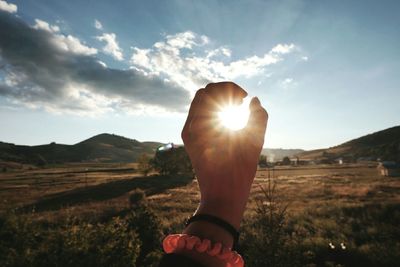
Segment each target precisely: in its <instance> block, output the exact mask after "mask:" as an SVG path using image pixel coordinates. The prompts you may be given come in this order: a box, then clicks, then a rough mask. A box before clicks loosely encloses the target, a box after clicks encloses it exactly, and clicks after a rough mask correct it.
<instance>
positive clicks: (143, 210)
mask: <svg viewBox="0 0 400 267" xmlns="http://www.w3.org/2000/svg"><path fill="white" fill-rule="evenodd" d="M138 195H139V194H138ZM141 203H142V204H141V205H134V206H132V209H131V211H130V213H128V215H127V216H126V221H127V223H128V225H129V228H130V229H131V230H133V231H135V232H137V233H138V235H139V238H140V240H141V241H142V246H141V250H140V254H139V257H138V259H137V266H151V264H156V263H157V262H154V261H157V260H159V259H160V258H161V257H159V255H161V241H162V237H163V233H162V231H161V222H160V220H159V218H158V217H157V215H156V214H155V213H154V212H153V211H152V210H151V209H150V208H149V207H148V206H147V205H146V203H145V202H141ZM150 263H151V264H150Z"/></svg>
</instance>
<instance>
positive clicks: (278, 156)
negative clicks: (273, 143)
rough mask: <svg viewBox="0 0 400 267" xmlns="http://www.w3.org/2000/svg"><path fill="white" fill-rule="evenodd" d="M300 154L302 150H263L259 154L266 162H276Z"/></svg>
mask: <svg viewBox="0 0 400 267" xmlns="http://www.w3.org/2000/svg"><path fill="white" fill-rule="evenodd" d="M302 152H304V150H303V149H283V148H263V150H262V151H261V154H263V155H265V156H267V160H268V161H278V160H282V159H283V158H284V157H291V156H293V155H296V154H299V153H302Z"/></svg>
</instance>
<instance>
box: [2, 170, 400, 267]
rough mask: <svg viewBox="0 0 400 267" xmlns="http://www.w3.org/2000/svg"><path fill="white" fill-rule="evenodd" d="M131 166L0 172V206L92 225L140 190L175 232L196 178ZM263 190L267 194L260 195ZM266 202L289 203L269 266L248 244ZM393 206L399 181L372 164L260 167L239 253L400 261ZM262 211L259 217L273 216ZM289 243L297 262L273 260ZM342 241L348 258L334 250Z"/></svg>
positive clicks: (399, 197) (194, 197)
mask: <svg viewBox="0 0 400 267" xmlns="http://www.w3.org/2000/svg"><path fill="white" fill-rule="evenodd" d="M135 167H136V166H135V165H132V164H70V165H65V166H54V167H51V168H41V169H37V168H22V169H20V170H14V171H8V172H4V173H1V174H0V199H1V203H0V210H1V212H2V213H5V212H6V211H7V210H10V209H15V210H16V211H15V212H16V213H17V214H18V216H20V217H24V216H25V217H29V219H30V220H32V221H46V222H47V223H58V222H60V221H65V220H68V218H71V217H74V218H79V219H80V220H84V221H88V222H91V223H96V222H99V221H104V220H106V219H107V218H111V217H114V216H119V215H120V214H123V213H124V212H125V211H127V210H129V209H130V203H129V196H130V194H131V193H132V192H134V191H135V190H137V189H142V190H144V191H145V192H146V195H147V203H148V204H147V205H148V207H149V208H150V209H151V210H152V211H154V213H155V214H156V215H157V217H158V218H159V221H160V224H161V225H160V227H161V230H162V231H163V232H164V233H167V232H174V231H180V230H181V229H182V225H183V222H184V220H185V218H186V217H188V216H189V215H190V214H191V213H192V212H193V211H194V210H195V208H196V205H197V203H198V201H199V193H198V189H197V182H196V180H193V181H192V180H189V179H187V177H184V176H174V177H170V176H158V175H156V174H150V175H149V176H148V177H142V176H141V175H140V174H138V173H136V172H135ZM268 188H269V189H271V188H273V189H274V190H273V192H271V190H270V191H268ZM266 190H267V191H268V192H269V193H273V198H268V197H266V196H265V193H266ZM268 192H267V193H268ZM272 202H273V203H272ZM265 207H266V209H267V210H269V211H273V212H274V214H279V212H278V211H279V210H283V209H284V208H285V207H287V209H285V210H284V212H283V214H284V218H283V221H282V223H281V224H279V227H282V232H281V233H280V236H277V237H276V238H274V240H275V241H276V240H278V239H279V240H280V239H282V242H283V243H282V244H280V245H279V244H277V245H276V244H275V245H276V246H280V247H279V248H278V250H277V252H276V253H275V252H274V253H275V254H276V255H275V254H274V255H272V256H273V257H275V256H276V257H277V258H276V261H275V262H272V263H271V262H266V263H265V262H262V261H261V262H257V261H254V259H255V258H257V257H259V256H257V253H256V254H253V251H254V250H255V249H254V248H251V246H249V245H248V244H249V243H251V242H252V241H250V240H252V239H250V238H254V236H253V237H252V235H254V234H256V232H257V231H262V230H260V229H263V228H262V226H260V225H258V226H257V223H256V222H257V221H259V219H260V218H261V219H262V218H263V216H264V217H265V216H266V215H265V214H264V215H263V214H262V212H261V213H260V209H261V210H263V209H264V211H265ZM399 207H400V178H398V177H397V178H395V177H381V176H379V175H378V171H377V169H376V167H375V166H373V165H371V166H368V165H347V166H331V165H326V166H312V167H289V168H283V167H280V168H279V167H277V168H274V169H260V170H259V171H258V172H257V176H256V178H255V182H254V185H253V188H252V192H251V197H250V201H249V203H248V209H247V211H246V214H245V222H244V227H243V232H244V234H243V237H242V239H243V240H242V241H243V242H244V243H245V244H247V245H245V246H244V247H243V253H244V254H245V257H247V259H248V262H249V263H250V264H251V265H249V266H263V264H270V265H271V266H291V265H292V266H295V265H296V264H297V265H299V266H305V265H307V266H343V265H344V266H361V265H357V264H356V265H352V264H351V263H352V262H353V261H355V262H359V263H360V262H362V263H363V264H364V266H378V265H375V264H379V265H380V266H391V264H392V263H393V261H394V260H398V259H399V255H398V254H399V252H398V251H396V250H397V249H398V248H399V247H400V245H399V242H400V241H399V240H400V239H399V237H400V236H399V231H398V230H396V229H397V226H396V225H395V224H397V223H398V222H399V219H400V208H399ZM271 214H272V213H271ZM268 216H269V215H268ZM268 216H267V217H265V218H264V219H265V220H269V219H271V218H270V217H268ZM257 227H258V228H257ZM260 227H261V228H260ZM264 232H268V230H265V231H264ZM382 235H383V237H382V238H381V236H382ZM257 236H260V235H257ZM246 238H247V239H246ZM289 239H290V240H289ZM299 239H301V242H300V241H299ZM265 240H266V239H264V240H260V242H266V241H265ZM275 241H274V242H275ZM296 242H297V243H296ZM295 243H296V244H297V245H296V247H295V248H294V250H295V251H298V252H299V253H300V252H301V255H300V256H298V258H299V262H297V263H296V264H295V263H294V262H292V263H288V264H286V263H284V262H283V261H282V257H281V258H279V249H281V247H284V248H285V249H284V250H282V251H281V252H282V253H286V255H287V254H288V253H293V246H294V244H295ZM341 243H342V244H343V246H345V249H346V253H347V252H348V254H349V255H350V256H349V255H347V254H346V255H347V256H343V255H342V254H343V253H342V252H341V253H342V254H340V255H339V256H337V255H336V254H337V253H338V252H337V251H336V250H337V248H338V246H342V245H341ZM264 245H265V244H264ZM269 246H271V244H269ZM332 246H334V247H335V246H336V247H335V248H334V249H333V248H332ZM376 246H378V248H377V247H376ZM290 247H292V248H290ZM342 250H343V249H342ZM387 250H389V251H387ZM371 251H375V253H378V252H379V253H383V252H382V251H386V252H385V253H386V254H388V255H386V256H384V258H385V257H386V258H388V257H389V259H390V261H385V259H381V258H380V257H381V256H379V257H378V256H374V257H372V256H371V257H372V258H369V255H371ZM377 251H378V252H377ZM260 253H262V251H260ZM307 253H308V254H307ZM335 253H336V254H335ZM379 253H378V254H379ZM332 255H333V256H332ZM335 255H336V256H335ZM343 257H344V258H343ZM286 258H287V257H286ZM360 260H361V261H360ZM278 263H279V264H278ZM353 263H354V262H353Z"/></svg>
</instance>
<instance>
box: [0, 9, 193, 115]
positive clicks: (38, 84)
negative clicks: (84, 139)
mask: <svg viewBox="0 0 400 267" xmlns="http://www.w3.org/2000/svg"><path fill="white" fill-rule="evenodd" d="M96 54H97V49H95V48H92V47H89V46H87V45H85V44H84V43H83V42H82V41H80V40H79V39H78V38H76V37H74V36H71V35H63V34H61V33H59V29H58V28H57V27H55V26H51V25H49V24H48V23H44V22H42V21H39V20H37V21H36V24H35V25H33V26H29V25H27V24H26V23H25V22H24V21H22V20H21V19H19V18H18V17H16V16H14V15H11V14H9V13H6V12H0V66H2V68H1V69H0V96H2V97H5V98H6V99H8V100H9V101H11V102H13V103H18V104H24V105H26V106H28V107H31V108H44V109H45V110H47V111H51V112H69V113H79V114H99V113H104V112H109V111H112V110H123V111H127V112H140V111H143V110H145V109H146V108H147V109H153V110H154V109H156V110H167V111H182V110H183V109H184V107H185V106H184V104H183V103H187V102H188V101H189V93H188V92H187V91H185V90H184V89H183V88H182V87H180V86H177V85H176V84H174V83H173V82H168V81H165V80H164V79H160V78H159V77H157V76H155V75H144V74H143V73H142V72H140V71H137V70H134V69H128V70H120V69H112V68H107V67H106V66H105V64H104V63H101V62H99V60H98V59H97V58H96V57H95V55H96Z"/></svg>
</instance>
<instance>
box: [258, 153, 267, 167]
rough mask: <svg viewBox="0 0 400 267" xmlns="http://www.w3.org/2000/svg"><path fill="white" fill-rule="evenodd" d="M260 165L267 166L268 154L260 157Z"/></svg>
mask: <svg viewBox="0 0 400 267" xmlns="http://www.w3.org/2000/svg"><path fill="white" fill-rule="evenodd" d="M258 165H260V166H267V156H265V155H262V154H261V155H260V158H259V159H258Z"/></svg>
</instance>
